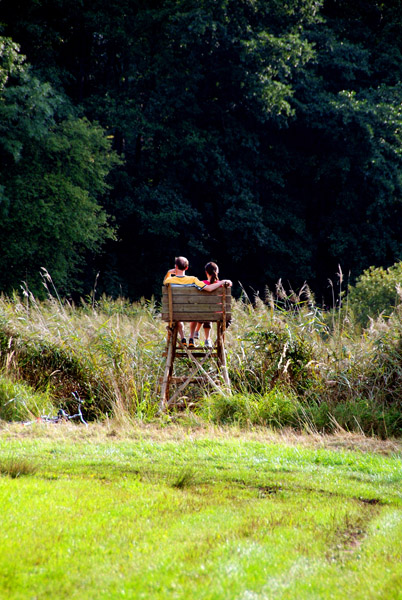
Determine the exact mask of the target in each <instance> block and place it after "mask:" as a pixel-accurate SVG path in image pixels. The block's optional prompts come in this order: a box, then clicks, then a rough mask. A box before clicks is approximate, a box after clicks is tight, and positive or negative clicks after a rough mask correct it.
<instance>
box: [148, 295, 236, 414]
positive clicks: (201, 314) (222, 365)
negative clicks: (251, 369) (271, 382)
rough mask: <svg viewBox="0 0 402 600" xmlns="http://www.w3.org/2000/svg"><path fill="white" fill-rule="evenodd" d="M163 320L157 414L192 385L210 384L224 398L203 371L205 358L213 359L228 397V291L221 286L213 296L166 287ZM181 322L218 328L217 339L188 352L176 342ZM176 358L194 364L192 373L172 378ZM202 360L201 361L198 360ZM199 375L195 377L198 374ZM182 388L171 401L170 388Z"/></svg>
mask: <svg viewBox="0 0 402 600" xmlns="http://www.w3.org/2000/svg"><path fill="white" fill-rule="evenodd" d="M162 319H163V320H164V321H167V323H168V326H167V340H166V366H165V372H164V376H163V379H162V385H161V399H160V410H161V411H164V410H166V408H168V407H169V406H172V405H173V404H174V403H175V401H176V400H177V399H178V398H179V397H180V394H181V393H182V392H183V390H184V389H185V388H186V387H187V386H188V385H189V383H191V382H195V383H207V382H208V383H209V384H210V385H211V386H212V387H213V388H214V389H215V391H218V392H219V393H221V394H224V392H223V391H222V389H221V388H220V387H219V386H218V385H217V384H216V383H215V381H214V380H213V379H212V377H211V376H210V375H209V374H208V373H207V372H206V371H205V370H204V369H203V364H204V362H205V361H206V360H207V359H208V358H211V357H212V358H215V360H216V363H217V367H218V370H219V371H220V372H221V374H222V377H223V381H224V383H225V387H226V393H227V392H228V391H229V393H230V380H229V375H228V370H227V366H226V353H225V330H226V324H227V323H228V321H230V319H231V288H230V287H226V286H221V287H220V288H218V289H216V290H214V291H213V292H205V291H200V290H197V289H196V288H195V287H186V286H183V285H176V286H174V285H173V286H172V285H171V284H169V283H168V284H166V285H164V286H163V288H162ZM180 321H184V322H189V321H198V322H205V321H212V322H214V323H216V324H217V338H216V342H215V345H214V346H213V347H212V348H205V347H197V348H194V349H193V350H189V349H188V348H186V347H185V346H183V344H182V343H181V340H180V339H178V336H177V333H178V323H179V322H180ZM175 358H187V359H190V361H191V362H192V363H193V368H192V370H191V371H190V372H189V373H188V374H187V375H185V376H181V377H174V375H173V373H174V361H175ZM198 358H201V360H197V359H198ZM198 371H200V372H201V373H202V375H201V376H198V377H196V374H197V372H198ZM172 384H176V385H177V384H181V385H179V387H178V388H177V389H176V390H175V392H174V394H173V395H172V396H171V397H170V396H169V395H170V386H171V385H172Z"/></svg>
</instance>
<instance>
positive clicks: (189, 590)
mask: <svg viewBox="0 0 402 600" xmlns="http://www.w3.org/2000/svg"><path fill="white" fill-rule="evenodd" d="M15 428H16V426H14V429H15ZM76 429H77V428H74V429H71V430H70V429H53V430H52V435H50V436H49V437H45V436H44V435H43V434H41V432H40V431H32V433H30V434H29V435H27V434H26V433H25V435H24V437H23V438H21V437H18V436H17V435H14V432H13V431H9V430H7V429H5V430H3V432H2V436H1V437H0V459H1V457H8V456H10V452H11V453H12V455H13V456H15V457H17V458H18V457H26V456H29V460H30V461H31V462H32V463H34V462H37V461H39V460H40V465H41V468H40V471H39V472H38V473H37V474H36V475H35V477H24V478H22V477H18V478H16V479H14V480H13V479H11V478H9V477H1V478H0V505H1V507H2V527H1V529H0V544H1V548H2V552H1V553H0V575H1V577H0V597H2V595H3V596H4V597H7V599H10V600H16V599H17V598H23V597H30V596H33V595H35V596H37V597H41V595H42V596H43V597H44V598H45V597H46V598H53V597H55V598H56V597H57V598H58V599H59V598H61V599H63V598H66V599H67V598H72V599H77V598H79V599H83V600H87V599H88V598H89V599H92V598H93V600H95V599H96V600H98V598H100V599H104V600H106V599H107V600H115V599H117V598H120V597H124V596H126V597H129V598H130V597H132V598H145V599H149V600H154V599H155V598H156V599H160V600H162V599H163V600H173V599H174V600H188V599H189V598H197V600H198V599H199V598H201V599H205V600H207V599H208V600H210V599H211V598H214V599H216V600H232V599H233V600H238V599H239V598H244V599H249V598H264V599H265V598H272V599H275V600H276V599H277V598H279V599H283V600H285V599H287V600H290V599H294V598H297V599H298V600H299V598H300V599H302V600H304V599H306V600H307V599H308V600H311V599H312V598H314V599H315V598H327V597H328V598H335V600H341V599H343V598H344V594H345V590H346V589H350V590H352V592H351V595H350V597H351V598H353V600H355V598H357V599H360V598H361V600H363V598H364V599H365V600H367V599H368V598H369V599H371V598H378V599H381V600H394V599H395V598H398V596H397V595H395V594H397V592H396V589H397V588H396V583H395V582H396V581H397V580H398V578H399V577H400V576H401V575H402V568H401V566H400V565H401V559H402V556H401V552H402V549H401V547H400V544H398V539H399V538H398V536H400V534H401V533H402V494H401V492H400V490H401V489H402V458H401V456H400V454H399V453H398V451H395V452H391V453H388V454H380V453H377V452H367V451H355V452H353V451H350V450H349V449H344V448H339V449H336V450H333V449H331V448H329V447H326V445H327V446H329V445H330V440H328V441H327V442H326V441H325V439H322V440H321V441H319V440H317V442H316V444H315V446H313V445H312V444H311V441H310V442H309V443H308V444H306V445H302V444H301V443H300V442H301V440H300V442H299V443H294V442H293V443H286V441H285V440H284V438H281V436H280V435H277V436H276V437H274V436H272V435H271V436H268V435H266V437H265V439H262V438H261V439H257V438H255V437H254V438H253V437H252V434H251V433H250V432H246V434H245V436H244V437H242V436H241V435H239V432H238V431H236V430H233V434H234V435H233V436H231V435H229V434H230V430H228V431H227V432H226V431H225V430H220V432H219V431H216V432H215V435H212V434H213V431H212V430H211V436H208V433H207V432H205V433H204V435H200V432H199V431H198V430H196V431H194V432H193V433H192V432H191V431H188V430H186V429H185V428H183V429H181V430H180V429H178V428H177V427H173V428H172V431H171V432H170V434H169V431H168V430H167V431H161V430H157V429H156V428H154V430H153V433H152V430H150V429H149V428H147V427H145V426H144V427H143V429H142V430H139V429H137V430H131V431H130V430H129V429H127V430H125V431H124V432H120V431H119V430H118V428H116V426H113V427H106V426H105V427H104V428H103V430H101V429H100V428H99V426H94V427H93V429H92V428H91V427H89V428H88V429H82V434H81V435H78V434H77V431H76ZM30 431H31V430H30ZM111 431H114V432H115V433H114V435H113V436H110V435H108V434H109V433H110V432H111ZM260 435H261V434H260ZM377 444H378V442H377ZM66 572H68V573H69V576H68V577H65V573H66ZM60 582H61V583H60ZM388 590H393V591H390V592H388Z"/></svg>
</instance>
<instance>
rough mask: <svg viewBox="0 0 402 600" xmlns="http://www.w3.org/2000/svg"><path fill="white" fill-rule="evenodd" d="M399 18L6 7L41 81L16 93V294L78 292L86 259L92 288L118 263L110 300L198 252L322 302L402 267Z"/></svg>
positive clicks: (160, 6) (147, 284)
mask: <svg viewBox="0 0 402 600" xmlns="http://www.w3.org/2000/svg"><path fill="white" fill-rule="evenodd" d="M399 9H400V4H399V1H397V0H389V1H388V2H386V3H384V2H381V1H380V0H364V1H356V0H323V1H320V0H289V1H288V2H286V3H285V2H282V1H278V0H245V1H244V2H238V1H237V0H202V1H200V0H179V1H177V0H174V1H173V0H152V1H150V0H136V1H135V2H132V1H129V0H109V1H108V2H105V1H104V0H92V2H88V1H87V0H83V1H82V2H79V3H73V2H70V1H68V0H57V1H52V2H49V1H48V0H37V1H36V2H34V3H33V2H31V0H13V1H11V0H3V2H2V3H1V6H0V21H2V22H3V34H4V35H5V36H7V37H8V38H11V39H12V40H13V41H14V42H17V43H18V44H20V45H21V50H22V52H23V53H24V54H25V55H26V56H27V60H28V62H29V63H30V64H31V65H32V69H31V70H30V71H29V75H26V76H25V79H24V81H23V82H22V81H18V82H17V84H18V85H20V86H25V95H23V94H20V93H19V92H18V90H15V85H17V84H16V83H14V82H13V83H12V84H10V83H8V84H5V87H3V89H2V91H1V94H2V104H1V105H0V111H1V114H0V117H1V121H0V128H1V131H2V132H3V131H4V132H5V139H6V142H7V144H6V145H7V152H8V153H9V156H8V160H7V161H5V162H3V161H2V163H1V167H0V169H1V180H0V183H1V184H2V186H3V188H2V190H3V191H2V193H3V195H4V196H5V198H7V199H8V200H4V199H3V202H2V206H3V209H2V210H3V213H4V210H5V207H6V208H7V206H9V205H10V202H11V201H12V202H11V204H12V205H13V206H14V201H15V202H16V204H15V211H16V216H13V215H10V216H8V221H2V224H1V226H2V230H1V240H2V242H1V243H2V250H3V251H4V257H5V258H4V263H2V265H3V264H6V265H8V266H9V267H11V265H12V268H8V269H4V268H3V267H2V269H1V272H2V275H1V277H2V280H1V282H0V287H1V288H2V289H7V288H10V287H15V286H16V285H17V283H18V281H19V280H20V279H21V278H25V277H28V276H32V273H33V272H34V271H35V270H38V269H39V267H41V266H45V267H46V268H47V269H48V270H49V271H53V273H52V274H53V276H54V278H55V280H56V281H57V283H59V280H60V281H61V282H62V283H63V284H64V285H66V284H67V279H68V277H70V276H71V272H72V271H73V267H74V268H75V267H77V261H76V258H77V257H78V256H83V255H84V250H85V251H86V252H87V254H86V256H87V258H88V261H87V262H88V267H87V268H86V270H85V273H81V275H82V276H84V278H86V286H87V287H86V289H87V290H88V289H89V288H90V286H91V287H92V284H93V280H94V275H95V273H96V272H97V271H98V270H99V271H100V277H99V281H98V289H99V290H105V291H107V292H108V293H110V294H120V293H122V292H123V293H125V294H128V295H130V296H131V297H133V298H138V297H139V296H141V295H143V294H145V295H146V296H148V295H150V294H151V293H152V292H155V291H158V290H159V285H160V279H161V277H162V275H163V273H164V272H165V270H166V268H167V267H168V266H170V264H171V260H172V258H173V256H174V255H175V254H179V253H180V254H185V255H187V256H188V257H189V258H190V261H191V267H192V271H195V272H196V273H197V274H198V275H201V274H202V266H203V264H204V263H205V262H206V260H207V259H211V258H212V259H215V260H217V261H218V262H219V263H220V265H221V271H223V272H224V274H225V275H226V276H229V277H231V278H232V279H233V280H235V281H238V280H239V281H241V283H242V284H244V285H251V286H253V288H254V289H262V288H263V286H264V285H265V284H267V283H271V282H272V281H275V280H277V279H278V278H279V277H282V278H284V279H289V280H290V281H292V283H293V285H295V286H298V285H299V284H301V283H302V282H303V281H304V280H305V279H308V280H309V281H310V283H311V284H312V285H313V287H314V289H316V290H317V291H319V292H320V293H325V292H326V287H327V284H326V281H327V278H328V277H332V276H333V275H334V272H335V271H336V268H337V265H338V264H341V265H342V267H343V270H344V272H349V271H350V272H351V276H352V280H353V279H354V278H355V277H357V276H358V275H359V273H361V272H362V270H363V269H365V268H368V267H369V266H370V265H376V266H378V265H383V266H385V267H387V266H389V265H390V264H393V263H394V262H395V261H397V260H400V258H401V256H402V246H401V244H402V235H401V225H400V224H401V222H402V219H401V217H402V214H401V207H402V203H401V199H402V188H401V186H402V177H401V173H402V162H401V142H402V139H401V136H402V110H401V106H402V104H401V100H402V87H401V84H400V81H401V76H402V41H401V40H402V35H401V34H402V31H401V29H402V22H401V18H400V11H399ZM10 43H11V42H10ZM18 64H19V63H18ZM19 68H20V67H19ZM27 78H28V79H27ZM13 88H14V92H13ZM13 94H14V97H17V96H16V94H17V95H18V101H17V100H15V101H13V100H12V96H13ZM23 98H25V100H23ZM34 98H37V101H35V102H33V99H34ZM5 111H6V112H7V114H5ZM10 111H17V113H18V114H17V116H15V117H12V116H9V114H10ZM63 111H64V114H63ZM78 114H79V115H81V118H78V117H77V116H76V115H78ZM11 122H12V123H13V126H12V127H10V123H11ZM95 122H98V123H99V124H100V126H101V127H103V128H104V130H105V131H106V133H107V134H108V135H109V136H110V137H111V139H113V144H114V150H115V151H117V153H118V154H119V155H120V156H121V157H122V158H123V159H124V163H122V164H120V165H117V164H113V162H114V159H113V157H112V155H110V153H108V152H107V145H106V141H105V135H104V134H103V133H102V130H101V129H100V126H98V125H94V124H93V123H95ZM14 123H17V124H16V125H15V126H14ZM10 132H11V133H10ZM10 136H11V137H10ZM28 138H29V143H26V141H27V140H28ZM38 141H39V142H40V143H38ZM3 148H4V145H3ZM96 149H98V152H96ZM4 151H5V150H4V149H3V150H2V153H3V154H4ZM89 156H92V157H93V156H95V157H96V159H95V165H94V166H93V163H91V162H90V160H89V158H88V157H89ZM17 157H19V161H17ZM89 166H91V168H90V169H89V168H88V167H89ZM92 166H93V168H92ZM113 166H114V168H113ZM10 168H11V169H12V172H13V173H14V172H15V176H14V178H13V179H12V180H11V182H10V183H8V173H9V170H10ZM110 169H112V172H111V173H110V176H109V179H108V183H109V185H110V186H111V187H110V190H109V192H107V193H106V189H105V187H104V186H105V177H106V175H107V173H108V171H109V170H110ZM7 202H8V204H7ZM98 202H101V203H102V207H101V208H97V206H98V204H97V203H98ZM75 206H76V207H78V209H76V208H74V207H75ZM56 207H57V209H56ZM63 207H67V208H66V211H67V212H64V209H63ZM70 209H71V210H70ZM71 211H72V212H73V213H74V214H75V215H77V221H74V220H73V221H72V222H71V230H72V231H69V230H68V229H64V228H63V227H61V223H70V219H69V217H68V214H69V213H70V212H71ZM81 211H83V215H84V218H83V219H80V218H78V215H79V214H80V213H81ZM24 212H26V213H27V214H29V215H31V214H32V218H31V217H30V218H29V226H28V225H24V226H22V225H21V218H20V217H18V214H23V213H24ZM106 213H107V214H109V215H111V216H113V219H114V223H115V226H116V228H117V235H116V239H115V240H113V239H112V238H111V237H110V229H108V226H107V222H106ZM52 219H54V220H55V221H56V222H55V223H54V224H53V223H52ZM41 224H42V225H41ZM18 231H19V232H20V233H17V232H18ZM108 235H109V241H108V242H107V243H106V246H104V251H103V253H102V254H99V249H100V244H101V242H102V241H105V239H106V238H107V237H108ZM78 239H79V240H80V242H78V241H77V240H78ZM27 246H29V248H27ZM50 246H51V247H52V248H53V251H54V253H52V254H51V255H50V256H49V251H48V248H49V247H50ZM88 252H89V253H88ZM63 257H64V259H63ZM63 260H64V262H63ZM71 287H73V286H71Z"/></svg>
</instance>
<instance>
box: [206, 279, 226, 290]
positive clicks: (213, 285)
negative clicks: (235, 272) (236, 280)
mask: <svg viewBox="0 0 402 600" xmlns="http://www.w3.org/2000/svg"><path fill="white" fill-rule="evenodd" d="M223 285H226V286H227V287H232V282H231V281H230V279H222V280H221V281H217V282H216V283H211V284H210V285H206V286H205V287H204V288H202V291H203V292H213V291H214V290H217V289H218V288H220V287H222V286H223Z"/></svg>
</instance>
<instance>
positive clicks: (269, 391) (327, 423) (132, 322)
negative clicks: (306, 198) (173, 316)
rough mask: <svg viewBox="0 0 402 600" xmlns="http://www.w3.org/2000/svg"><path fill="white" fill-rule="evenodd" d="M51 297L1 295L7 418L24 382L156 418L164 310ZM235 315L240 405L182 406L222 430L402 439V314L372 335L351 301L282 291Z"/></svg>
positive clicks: (231, 339)
mask: <svg viewBox="0 0 402 600" xmlns="http://www.w3.org/2000/svg"><path fill="white" fill-rule="evenodd" d="M48 281H49V287H50V285H51V280H50V278H49V280H48ZM48 292H49V298H48V300H47V301H45V302H40V303H39V302H37V301H36V299H35V298H34V297H33V296H32V294H30V292H29V291H28V290H25V292H24V294H23V296H19V295H14V296H13V297H12V298H8V297H4V296H3V297H0V368H1V373H0V390H1V389H3V396H2V395H1V394H0V418H13V415H10V414H9V413H7V414H6V412H4V411H3V414H2V413H1V406H4V405H5V403H7V402H9V400H10V398H7V394H8V395H10V394H13V393H14V392H13V391H7V390H9V389H11V390H13V389H15V387H14V388H13V387H12V386H15V385H17V384H18V385H21V384H22V383H23V384H24V385H25V386H28V387H29V388H30V389H31V390H32V393H33V394H40V397H41V398H42V400H43V399H46V402H48V401H49V399H50V400H51V401H52V402H53V405H54V406H55V407H57V408H58V407H60V406H63V407H64V408H67V409H71V410H75V407H74V406H72V403H73V397H72V392H77V393H78V394H79V395H80V397H81V398H82V399H83V400H84V402H85V404H84V406H85V413H86V417H87V418H103V417H105V416H106V415H109V416H113V417H119V418H127V417H130V418H137V419H147V420H149V419H153V418H155V417H156V415H157V408H158V392H159V380H160V377H161V375H162V373H163V368H164V361H165V358H164V356H163V351H164V347H165V333H166V329H165V327H166V324H165V323H163V322H162V320H161V318H160V313H159V305H158V303H157V302H155V301H154V300H150V301H146V300H144V299H142V300H141V301H140V302H136V303H131V302H129V301H127V300H124V299H117V300H112V299H110V298H107V297H102V298H100V299H98V300H96V301H95V299H94V298H93V297H91V298H88V299H87V300H85V301H82V302H81V304H80V305H79V306H76V305H74V304H72V303H70V302H67V301H65V300H62V299H60V298H59V297H58V296H57V294H56V293H55V292H54V290H52V289H49V288H48ZM232 313H233V321H232V324H231V326H230V327H229V329H228V330H227V333H226V345H227V358H228V368H229V374H230V378H231V382H232V391H233V394H232V396H231V397H224V396H222V395H218V396H216V395H214V394H212V391H208V390H200V389H198V388H194V389H192V390H190V391H189V392H188V396H187V397H186V398H184V402H182V406H187V407H188V406H191V407H192V408H191V410H192V412H193V413H195V414H197V415H198V416H199V418H203V419H209V420H211V421H214V422H237V423H239V424H241V425H247V424H248V425H253V424H258V425H269V426H273V427H280V426H293V427H296V428H307V429H309V430H311V431H331V430H334V429H338V430H339V429H342V428H343V429H346V430H349V431H358V432H364V433H366V434H367V433H374V434H377V435H380V436H382V437H387V436H395V435H400V434H401V433H402V417H401V412H402V411H401V408H402V378H401V370H402V307H401V306H397V307H396V309H395V310H394V312H393V313H392V315H391V316H390V317H387V318H382V317H378V318H377V319H376V320H372V321H371V323H370V326H369V327H368V328H366V329H364V330H361V328H360V325H358V324H357V323H355V321H354V319H353V315H352V313H351V312H350V311H349V308H348V306H347V303H344V305H343V306H337V305H336V303H335V306H334V307H333V308H332V309H331V310H326V311H324V310H322V309H321V308H320V307H319V306H318V305H317V304H316V302H315V299H314V295H313V293H312V292H311V290H310V289H309V288H308V286H307V285H305V286H303V288H302V289H301V290H300V291H299V292H298V293H296V292H294V291H293V290H288V291H287V290H285V289H284V287H283V285H282V284H281V282H279V283H278V285H277V288H276V290H275V291H274V292H271V291H270V290H267V292H266V297H265V298H264V299H261V298H259V297H257V298H251V299H250V298H248V297H247V296H246V295H245V294H244V295H243V297H242V298H240V299H239V300H236V301H234V302H233V310H232ZM182 369H183V370H185V365H184V366H183V365H182ZM211 373H212V370H211ZM1 381H3V385H1ZM4 382H6V383H7V385H6V384H5V383H4ZM10 382H11V383H12V386H11V387H10ZM4 390H5V391H4ZM43 402H44V400H43V401H42V404H43ZM36 404H37V406H36V408H35V402H32V403H31V408H30V409H29V410H30V412H31V413H32V412H35V410H36V411H39V410H40V406H41V405H42V404H41V403H40V402H39V401H37V402H36ZM32 407H33V408H32ZM21 414H22V413H21V411H16V412H15V417H14V418H21Z"/></svg>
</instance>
